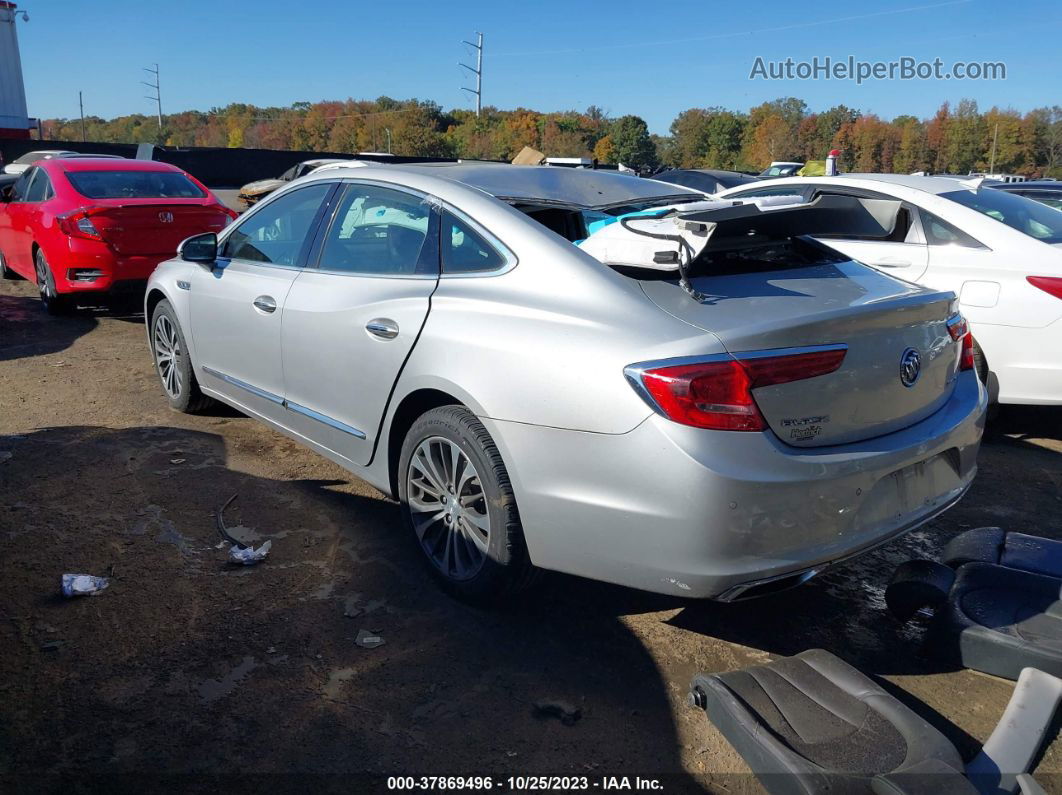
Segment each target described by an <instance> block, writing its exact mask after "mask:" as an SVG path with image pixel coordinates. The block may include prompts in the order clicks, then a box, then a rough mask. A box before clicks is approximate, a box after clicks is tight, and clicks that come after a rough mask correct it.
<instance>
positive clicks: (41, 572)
mask: <svg viewBox="0 0 1062 795" xmlns="http://www.w3.org/2000/svg"><path fill="white" fill-rule="evenodd" d="M1060 440H1062V411H1054V410H1021V411H1018V410H1013V411H1007V412H1005V413H1004V414H1003V415H1002V416H1001V417H1000V418H999V420H998V421H997V422H996V423H995V424H994V426H993V429H992V433H991V438H990V439H989V440H988V441H987V443H986V445H985V447H984V448H983V450H982V457H981V472H980V475H979V476H978V479H977V481H976V483H975V484H974V487H973V489H972V490H971V492H970V494H969V495H968V496H967V497H966V499H965V500H964V501H963V502H962V503H961V504H960V505H959V506H958V507H956V508H954V509H953V510H952V511H950V512H949V513H947V514H946V515H944V516H943V517H942V518H940V519H938V520H937V521H935V522H933V523H932V524H931V525H929V526H927V527H925V528H922V529H921V530H920V531H917V532H915V533H912V534H911V535H909V536H907V537H906V538H904V539H902V540H900V541H897V542H894V543H892V544H890V545H888V546H886V547H884V548H881V549H879V550H877V551H875V552H873V553H871V554H869V555H866V556H864V557H862V558H860V559H858V560H857V561H854V562H851V563H849V564H847V565H844V566H839V567H836V568H834V569H832V570H830V571H829V572H827V573H826V574H824V575H822V576H821V577H819V578H818V579H816V580H814V581H812V582H811V583H810V584H808V585H806V586H804V587H802V588H800V589H798V590H795V591H790V592H787V593H785V594H784V595H781V596H777V597H774V598H769V599H766V600H761V601H756V602H751V603H744V604H738V605H729V606H727V605H714V604H708V603H695V602H686V601H682V600H680V599H674V598H670V597H659V596H654V595H651V594H643V593H639V592H635V591H630V590H625V589H622V588H617V587H612V586H606V585H601V584H597V583H591V582H585V581H581V580H578V579H575V578H569V577H562V576H559V575H553V576H547V577H546V578H544V582H543V584H542V586H541V587H540V589H539V590H538V591H537V592H536V593H534V594H533V595H532V596H531V597H530V598H528V599H527V601H526V603H525V604H522V605H519V606H515V607H513V608H511V609H508V610H506V611H503V612H489V611H482V610H475V609H472V608H469V607H466V606H464V605H461V604H458V603H455V602H453V601H451V600H449V599H447V598H446V597H444V596H442V595H441V594H440V593H439V592H438V591H437V590H436V588H435V586H434V585H433V584H432V583H431V581H430V580H429V579H428V577H427V576H426V575H425V573H424V572H423V571H422V569H421V567H420V563H419V560H418V557H417V555H418V554H419V553H418V552H417V551H416V550H415V549H414V547H413V544H412V541H411V540H410V539H409V538H407V537H406V535H405V533H403V532H402V529H401V526H400V523H399V515H398V509H397V507H396V506H395V504H394V503H392V502H391V501H389V500H387V499H385V498H384V497H382V496H381V495H380V494H379V493H378V492H376V491H375V490H374V489H372V488H371V487H369V486H367V485H365V484H363V483H361V482H360V481H358V480H356V479H354V478H352V477H351V476H350V475H349V474H348V473H346V472H345V471H343V470H341V469H340V468H339V467H337V466H335V465H334V464H332V463H330V462H328V461H326V460H324V459H322V458H319V457H318V456H316V455H315V454H313V453H311V452H309V451H308V450H305V449H303V448H302V447H300V446H298V445H297V444H295V443H294V442H292V441H289V440H288V439H286V438H285V437H283V436H281V435H279V434H277V433H274V432H273V431H271V430H269V429H267V428H266V427H264V426H263V425H261V424H258V423H256V422H254V421H252V420H250V419H247V418H246V417H243V416H242V415H240V414H237V413H236V412H233V411H229V410H225V409H220V408H219V409H218V410H217V411H216V412H214V413H213V414H212V415H211V416H201V417H188V416H184V415H180V414H176V413H173V412H171V411H170V410H169V409H168V408H167V406H166V403H165V401H164V400H163V397H162V390H161V387H160V386H159V383H158V381H157V379H156V377H155V375H154V373H153V370H152V367H151V362H150V359H149V356H148V353H147V346H146V341H145V335H144V331H143V324H142V319H141V318H140V317H119V316H115V315H111V314H108V313H106V312H102V311H101V312H92V311H84V310H83V311H82V312H80V313H79V314H78V315H76V316H74V317H70V318H62V319H50V318H47V317H46V316H45V315H44V314H43V313H42V312H41V311H40V310H39V308H38V305H37V300H36V292H35V288H34V287H33V285H31V284H29V283H27V282H4V283H2V284H0V616H2V620H0V644H2V645H0V648H2V649H3V653H2V654H0V775H6V776H10V777H11V778H9V779H8V783H9V784H10V785H11V787H10V789H24V790H26V791H30V790H33V791H40V790H41V789H46V788H47V785H48V783H54V784H55V786H58V779H56V778H54V777H56V776H79V777H81V776H101V777H109V776H114V775H117V774H123V775H130V774H133V777H132V778H128V779H125V784H126V786H129V782H132V781H135V782H144V781H146V780H150V779H145V778H144V777H145V776H159V775H161V776H174V777H175V778H164V779H162V780H161V783H162V784H168V785H170V786H172V785H175V784H176V785H186V786H188V787H196V788H203V787H204V782H206V781H207V780H208V779H206V778H205V777H213V778H211V779H209V780H211V781H214V782H228V783H229V784H232V783H234V781H233V780H232V779H226V778H224V777H226V776H231V775H240V776H251V774H274V776H275V777H270V778H269V779H268V782H269V784H270V786H273V787H283V788H291V789H294V788H296V787H297V788H300V789H304V788H306V787H307V786H313V785H314V784H317V785H321V786H324V785H331V786H334V787H335V788H337V789H343V790H345V791H350V790H351V789H353V788H355V787H356V786H357V785H358V784H363V783H367V782H376V781H377V778H375V777H378V776H381V775H387V774H396V773H398V774H418V775H419V774H429V775H436V774H462V775H479V774H493V775H495V776H508V775H510V774H531V773H535V774H543V773H551V774H577V775H588V776H590V777H592V778H594V779H599V778H600V777H601V776H606V775H622V774H626V775H635V774H638V775H641V776H643V777H646V776H657V777H663V780H664V782H665V783H666V785H667V787H668V789H669V790H672V791H677V790H679V789H697V788H699V787H703V788H704V789H706V790H707V791H711V792H744V791H747V792H756V791H759V790H758V786H757V784H756V783H755V780H754V779H752V777H751V776H749V775H748V769H747V768H746V767H745V765H744V763H743V762H742V761H741V759H740V758H739V757H738V756H737V755H736V754H735V753H734V752H733V750H732V749H731V748H730V746H729V745H728V744H727V743H726V742H725V741H724V740H723V739H722V737H721V736H720V735H719V734H718V733H717V732H716V731H715V730H714V729H713V728H712V727H711V726H710V725H709V724H708V723H707V721H706V720H705V718H704V717H703V714H701V713H698V712H695V711H693V710H691V709H689V708H687V707H686V705H685V698H686V688H687V684H688V682H689V680H690V678H691V676H692V674H693V673H694V672H696V671H697V670H704V671H718V670H727V669H732V668H737V667H741V666H745V665H748V664H751V663H755V662H759V661H764V660H767V659H768V658H769V657H771V656H773V655H785V654H791V653H795V652H798V651H801V650H803V649H807V648H812V647H821V648H825V649H828V650H830V651H832V652H834V653H836V654H838V655H839V656H841V657H842V658H844V659H846V660H847V661H849V662H851V663H853V664H854V665H856V666H857V667H860V668H861V669H862V670H864V671H866V672H867V673H871V674H874V675H877V676H879V677H881V678H882V679H883V681H884V682H885V684H886V687H888V689H890V690H891V691H892V692H893V693H895V694H896V695H897V696H898V697H900V698H901V699H903V700H904V701H905V702H906V703H908V704H909V705H910V706H911V707H912V708H914V709H915V710H916V711H917V712H919V713H920V714H922V715H923V716H924V717H926V718H927V719H928V720H929V721H930V722H931V723H933V724H935V725H937V726H938V727H939V728H940V729H941V730H942V731H944V733H945V734H947V735H948V736H949V737H950V738H951V739H952V740H953V741H955V742H956V744H957V745H958V746H959V748H960V750H961V751H962V753H963V754H964V755H965V756H966V757H969V756H971V755H973V753H975V752H976V750H977V749H978V747H979V743H980V742H982V741H983V740H984V739H985V738H986V737H987V736H988V734H989V733H990V732H991V729H992V728H993V726H994V725H995V722H996V720H997V719H998V717H999V715H1000V713H1001V711H1002V709H1003V706H1004V705H1005V704H1006V702H1007V699H1008V698H1009V696H1010V692H1011V689H1012V684H1011V683H1009V682H1006V681H1003V680H1000V679H995V678H993V677H989V676H985V675H981V674H976V673H972V672H969V671H956V670H948V669H947V668H942V667H941V666H940V665H939V664H937V663H935V662H933V661H932V660H930V659H927V658H925V657H923V656H922V655H921V653H920V644H919V639H920V630H919V629H918V628H917V627H908V628H902V627H900V626H898V625H897V624H896V623H895V622H894V621H893V620H892V619H891V618H890V616H889V615H888V614H887V613H886V611H885V609H884V603H883V599H882V593H883V588H884V586H885V584H886V583H887V581H888V578H889V576H890V574H891V572H892V569H893V567H894V566H895V565H896V564H898V563H899V562H901V561H903V560H906V559H908V558H910V557H913V556H915V555H918V554H930V555H932V554H935V553H936V552H938V551H939V548H940V547H941V546H942V545H943V543H944V542H946V541H947V539H948V538H950V537H951V536H952V535H954V534H955V533H957V532H959V531H961V530H963V529H966V528H969V527H976V526H979V525H986V524H999V525H1002V526H1005V527H1007V528H1009V529H1014V530H1022V531H1027V532H1034V533H1037V532H1038V533H1042V534H1046V535H1049V536H1053V537H1062V521H1059V516H1060V515H1062V510H1060V508H1062V497H1060V494H1062V441H1060ZM234 494H238V495H239V496H238V498H237V499H236V501H235V502H233V503H232V504H231V506H230V507H229V508H228V509H227V511H226V513H225V519H226V522H227V524H228V525H229V526H230V527H232V526H239V527H240V529H239V530H238V531H237V532H240V533H244V534H245V536H246V537H248V538H260V539H266V538H269V539H272V540H273V547H272V552H271V554H270V556H269V559H268V560H267V561H266V562H265V563H263V564H262V565H259V566H257V567H253V568H232V567H230V566H228V565H227V564H226V563H225V552H224V550H222V549H219V548H217V546H216V545H217V543H218V534H217V530H216V526H215V516H214V514H215V512H216V511H217V509H218V508H219V506H221V505H222V504H223V503H224V502H225V501H226V500H227V499H228V498H229V497H231V496H232V495H234ZM646 531H647V532H652V528H651V527H647V528H646ZM112 568H113V573H114V580H113V582H112V585H111V587H110V588H109V589H108V590H107V591H105V592H104V593H102V594H100V595H99V596H98V597H95V598H89V599H80V600H74V601H66V600H63V599H61V598H60V597H59V595H58V591H59V578H60V575H61V574H62V573H63V572H89V573H96V574H107V573H108V572H109V571H111V570H112ZM362 629H367V630H373V631H377V632H379V634H380V635H381V636H382V637H383V638H384V639H385V641H386V643H385V644H384V645H383V646H380V647H379V648H374V649H366V648H361V647H359V646H357V645H355V643H354V638H355V636H356V635H357V633H358V631H359V630H362ZM545 699H560V700H564V701H567V702H570V703H571V704H572V705H574V706H576V707H578V708H579V709H580V710H581V713H582V717H581V719H580V720H578V721H577V722H575V723H574V725H565V724H563V723H561V722H560V721H559V720H556V719H550V718H541V717H536V716H535V714H534V709H533V705H534V704H535V703H536V702H539V701H542V700H545ZM952 722H954V725H953V724H952ZM1038 772H1039V773H1041V774H1045V775H1044V778H1043V783H1044V784H1045V785H1046V786H1048V787H1049V788H1050V787H1057V786H1058V785H1059V784H1062V776H1050V775H1046V774H1058V773H1062V743H1059V742H1058V741H1057V740H1056V741H1054V742H1053V743H1052V745H1051V746H1050V747H1049V749H1048V750H1047V752H1046V753H1045V755H1044V757H1043V759H1042V760H1041V761H1040V764H1039V768H1038ZM308 775H309V776H316V778H306V776H308ZM282 776H287V777H286V778H285V777H282ZM296 776H297V777H296ZM93 780H95V781H97V782H107V786H108V788H110V789H111V790H112V791H113V790H114V789H115V787H114V786H113V780H112V779H110V778H100V779H93ZM248 781H254V782H257V783H258V784H262V783H263V782H264V781H266V779H259V778H255V777H252V778H249V779H244V780H242V781H241V782H239V783H247V782H248ZM0 787H2V785H0ZM5 789H6V788H5ZM10 789H9V791H10ZM1060 791H1062V790H1060Z"/></svg>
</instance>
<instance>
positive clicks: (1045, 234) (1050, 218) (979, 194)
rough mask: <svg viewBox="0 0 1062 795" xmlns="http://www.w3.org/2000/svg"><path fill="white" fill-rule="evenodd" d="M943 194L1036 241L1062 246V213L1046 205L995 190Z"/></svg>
mask: <svg viewBox="0 0 1062 795" xmlns="http://www.w3.org/2000/svg"><path fill="white" fill-rule="evenodd" d="M940 195H941V196H942V197H944V198H945V199H951V200H952V201H953V202H958V203H959V204H961V205H963V206H964V207H969V208H971V209H974V210H977V211H978V212H979V213H984V214H985V215H987V216H988V217H989V218H994V219H995V220H997V221H999V222H1000V223H1001V224H1006V225H1007V226H1009V227H1010V228H1011V229H1017V230H1018V231H1019V232H1024V233H1025V234H1027V235H1029V236H1030V237H1035V238H1036V239H1037V240H1042V241H1043V242H1045V243H1062V213H1060V212H1059V211H1058V210H1055V209H1054V208H1052V207H1048V206H1047V205H1046V204H1041V203H1040V202H1036V201H1033V200H1032V199H1026V198H1025V197H1024V196H1016V195H1015V194H1013V193H1007V192H1006V191H1001V190H992V189H988V190H957V191H950V192H948V193H942V194H940Z"/></svg>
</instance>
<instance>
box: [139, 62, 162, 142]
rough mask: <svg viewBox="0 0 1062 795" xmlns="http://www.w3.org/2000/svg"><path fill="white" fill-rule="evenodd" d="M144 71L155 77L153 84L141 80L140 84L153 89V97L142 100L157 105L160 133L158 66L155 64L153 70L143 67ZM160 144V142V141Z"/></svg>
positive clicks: (160, 94)
mask: <svg viewBox="0 0 1062 795" xmlns="http://www.w3.org/2000/svg"><path fill="white" fill-rule="evenodd" d="M144 71H145V72H147V73H148V74H153V75H155V82H154V83H148V82H146V81H144V80H141V81H140V82H141V83H143V84H144V85H145V86H147V87H148V88H153V89H155V96H153V97H149V96H147V95H145V96H144V99H150V100H152V101H154V102H155V103H157V105H158V116H159V132H162V91H161V90H159V65H158V64H155V68H154V69H148V68H147V67H146V66H145V67H144ZM160 143H161V141H160Z"/></svg>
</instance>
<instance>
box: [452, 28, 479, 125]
mask: <svg viewBox="0 0 1062 795" xmlns="http://www.w3.org/2000/svg"><path fill="white" fill-rule="evenodd" d="M461 43H462V44H467V45H468V46H469V47H474V48H475V50H476V68H475V69H473V68H472V67H471V66H469V65H468V64H466V63H461V62H460V61H458V62H457V65H458V66H463V67H464V68H465V69H467V70H468V71H470V72H471V73H472V74H474V75H475V76H476V87H475V89H471V88H469V87H468V86H461V90H462V91H467V92H468V93H469V94H475V95H476V115H477V116H479V114H480V111H481V110H482V109H483V34H482V33H476V43H475V44H473V43H472V42H470V41H462V42H461Z"/></svg>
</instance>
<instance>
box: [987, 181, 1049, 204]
mask: <svg viewBox="0 0 1062 795" xmlns="http://www.w3.org/2000/svg"><path fill="white" fill-rule="evenodd" d="M990 187H993V188H995V189H996V190H1003V191H1006V192H1007V193H1016V194H1018V195H1019V196H1024V197H1026V198H1027V199H1035V200H1036V201H1038V202H1040V203H1041V204H1046V205H1047V206H1048V207H1054V208H1055V209H1056V210H1062V180H1057V179H1034V180H1030V181H1028V182H1007V183H1002V182H1000V183H997V184H995V185H991V186H990Z"/></svg>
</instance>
